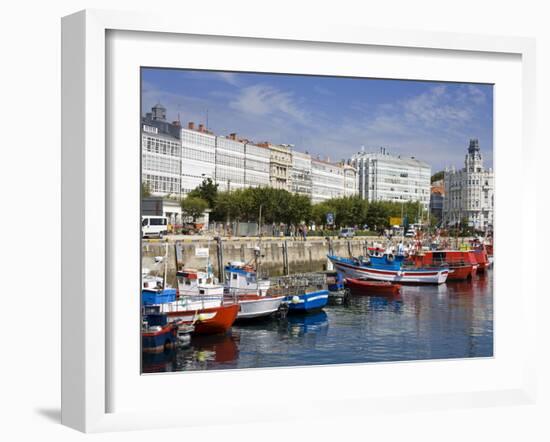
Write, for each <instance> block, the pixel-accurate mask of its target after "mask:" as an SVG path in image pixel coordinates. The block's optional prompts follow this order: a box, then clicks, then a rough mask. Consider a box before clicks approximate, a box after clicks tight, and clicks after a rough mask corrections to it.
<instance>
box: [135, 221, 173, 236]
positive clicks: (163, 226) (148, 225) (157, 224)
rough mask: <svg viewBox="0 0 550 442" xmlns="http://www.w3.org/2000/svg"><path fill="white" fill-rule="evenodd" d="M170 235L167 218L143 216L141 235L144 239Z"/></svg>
mask: <svg viewBox="0 0 550 442" xmlns="http://www.w3.org/2000/svg"><path fill="white" fill-rule="evenodd" d="M167 233H168V219H167V218H166V217H165V216H142V217H141V235H142V237H143V238H148V237H150V236H158V237H159V238H162V235H166V234H167Z"/></svg>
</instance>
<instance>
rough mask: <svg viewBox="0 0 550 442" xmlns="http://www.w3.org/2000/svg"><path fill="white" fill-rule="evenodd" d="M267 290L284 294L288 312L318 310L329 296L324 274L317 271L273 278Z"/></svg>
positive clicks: (323, 305)
mask: <svg viewBox="0 0 550 442" xmlns="http://www.w3.org/2000/svg"><path fill="white" fill-rule="evenodd" d="M269 292H270V293H272V294H273V295H275V294H284V296H285V298H284V300H283V302H284V303H285V304H286V305H287V306H288V313H289V314H291V313H310V312H314V311H318V310H320V309H322V308H323V307H325V306H326V305H327V303H328V297H329V292H328V288H327V282H326V275H324V274H319V273H313V274H303V275H292V276H283V277H279V278H275V280H274V281H272V287H270V289H269Z"/></svg>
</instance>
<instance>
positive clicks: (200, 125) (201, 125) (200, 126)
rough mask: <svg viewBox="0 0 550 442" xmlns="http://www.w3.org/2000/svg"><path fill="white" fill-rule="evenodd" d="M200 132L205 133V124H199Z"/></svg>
mask: <svg viewBox="0 0 550 442" xmlns="http://www.w3.org/2000/svg"><path fill="white" fill-rule="evenodd" d="M199 132H204V124H199Z"/></svg>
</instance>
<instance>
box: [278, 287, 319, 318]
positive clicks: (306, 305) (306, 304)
mask: <svg viewBox="0 0 550 442" xmlns="http://www.w3.org/2000/svg"><path fill="white" fill-rule="evenodd" d="M285 302H286V303H287V304H288V312H289V313H309V312H314V311H317V310H320V309H322V308H323V307H324V306H325V305H327V302H328V290H317V291H313V292H309V293H302V294H299V295H291V296H287V297H286V298H285Z"/></svg>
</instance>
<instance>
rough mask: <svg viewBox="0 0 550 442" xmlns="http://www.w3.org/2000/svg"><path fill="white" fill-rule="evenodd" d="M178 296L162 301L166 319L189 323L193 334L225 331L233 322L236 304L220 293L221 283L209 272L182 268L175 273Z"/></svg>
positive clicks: (221, 290) (221, 291)
mask: <svg viewBox="0 0 550 442" xmlns="http://www.w3.org/2000/svg"><path fill="white" fill-rule="evenodd" d="M176 278H177V281H178V297H177V299H176V300H175V301H174V302H170V303H166V304H162V311H163V312H164V313H166V314H167V315H168V318H169V320H170V321H174V322H176V323H181V324H184V325H193V326H194V330H193V334H211V333H225V332H226V331H227V330H228V329H229V328H230V327H231V326H232V325H233V323H234V322H235V319H236V318H237V313H238V312H239V305H238V304H237V303H236V302H234V301H233V300H231V299H226V298H225V297H224V287H223V285H220V284H218V283H217V281H216V279H215V278H214V276H213V275H212V273H211V272H209V271H206V272H202V271H198V270H194V269H183V270H180V271H178V272H177V273H176Z"/></svg>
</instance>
